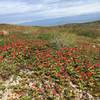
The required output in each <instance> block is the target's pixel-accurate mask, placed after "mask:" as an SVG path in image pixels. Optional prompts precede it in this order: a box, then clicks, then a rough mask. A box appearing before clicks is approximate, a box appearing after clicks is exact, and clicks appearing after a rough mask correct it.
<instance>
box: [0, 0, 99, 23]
mask: <svg viewBox="0 0 100 100" xmlns="http://www.w3.org/2000/svg"><path fill="white" fill-rule="evenodd" d="M96 12H100V1H99V0H70V1H67V0H55V1H54V0H39V2H38V1H34V0H16V1H15V0H8V1H6V0H1V1H0V22H8V23H9V22H10V23H22V22H25V20H26V22H27V21H31V20H33V21H36V20H43V19H49V18H60V17H68V16H77V15H84V14H89V13H96Z"/></svg>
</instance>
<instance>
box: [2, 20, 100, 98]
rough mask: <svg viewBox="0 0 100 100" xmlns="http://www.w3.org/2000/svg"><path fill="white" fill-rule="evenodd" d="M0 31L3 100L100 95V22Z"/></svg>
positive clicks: (9, 28) (25, 27) (6, 26)
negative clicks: (1, 32) (2, 32)
mask: <svg viewBox="0 0 100 100" xmlns="http://www.w3.org/2000/svg"><path fill="white" fill-rule="evenodd" d="M0 30H6V31H7V32H9V35H7V36H3V35H0V100H100V22H93V23H84V24H70V25H63V26H53V27H38V26H36V27H32V26H16V25H7V24H2V25H0Z"/></svg>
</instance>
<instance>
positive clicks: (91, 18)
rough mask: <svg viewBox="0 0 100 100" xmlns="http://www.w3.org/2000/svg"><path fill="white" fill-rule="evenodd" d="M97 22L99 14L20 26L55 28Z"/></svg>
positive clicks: (48, 20)
mask: <svg viewBox="0 0 100 100" xmlns="http://www.w3.org/2000/svg"><path fill="white" fill-rule="evenodd" d="M97 20H100V13H94V14H86V15H79V16H73V17H62V18H54V19H45V20H38V21H31V22H25V23H21V24H20V25H27V26H55V25H63V24H70V23H86V22H92V21H97Z"/></svg>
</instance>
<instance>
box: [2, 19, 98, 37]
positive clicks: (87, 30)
mask: <svg viewBox="0 0 100 100" xmlns="http://www.w3.org/2000/svg"><path fill="white" fill-rule="evenodd" d="M0 30H8V31H10V32H16V33H22V32H25V31H27V32H29V33H48V32H56V33H59V32H60V33H66V32H69V33H75V34H78V35H82V36H88V37H97V36H100V20H98V21H94V22H87V23H77V24H72V23H71V24H64V25H58V26H51V27H48V26H44V27H43V26H40V27H39V26H19V25H10V24H1V25H0Z"/></svg>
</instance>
